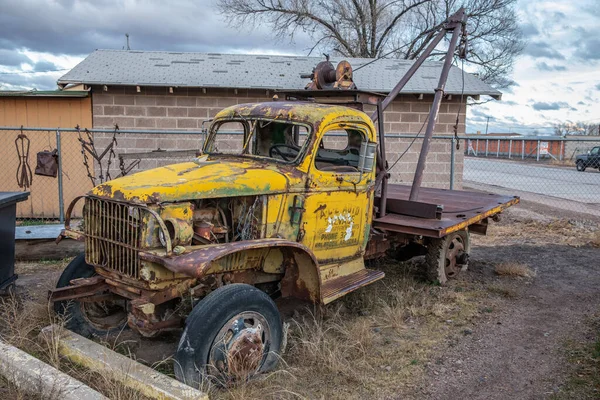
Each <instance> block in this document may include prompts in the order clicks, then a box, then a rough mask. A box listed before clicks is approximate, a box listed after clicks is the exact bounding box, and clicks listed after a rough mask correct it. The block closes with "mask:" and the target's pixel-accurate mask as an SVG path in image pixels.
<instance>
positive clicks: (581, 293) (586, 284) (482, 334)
mask: <svg viewBox="0 0 600 400" xmlns="http://www.w3.org/2000/svg"><path fill="white" fill-rule="evenodd" d="M585 218H588V217H585ZM585 218H582V217H581V216H580V215H577V214H567V213H565V212H563V211H561V212H560V213H557V212H556V210H552V209H548V208H545V209H544V210H543V211H540V210H539V206H535V205H533V204H526V203H525V204H521V205H520V206H518V207H515V208H513V209H511V210H509V211H508V212H507V213H506V214H505V215H504V216H503V218H502V220H501V221H500V222H499V223H494V224H492V226H491V227H490V229H489V234H488V236H485V237H482V236H473V251H472V255H471V262H470V268H469V271H467V272H465V273H464V274H462V275H461V276H460V277H459V278H458V279H457V280H455V281H453V282H451V283H450V284H449V285H448V286H446V287H439V286H432V285H431V284H428V283H426V282H424V281H423V279H422V276H421V275H420V274H419V272H418V270H419V260H418V259H417V260H413V261H412V262H409V263H396V262H392V263H390V262H383V263H381V262H380V263H379V264H380V265H375V266H376V267H381V268H383V269H384V270H385V271H386V275H387V276H386V279H384V280H383V281H382V282H380V283H377V284H374V285H371V286H369V287H367V288H364V289H361V290H359V291H358V292H356V293H354V294H352V295H350V296H347V297H346V298H344V299H343V300H341V301H337V302H334V303H333V304H332V305H330V306H327V307H325V308H324V309H321V310H317V309H314V308H310V307H308V308H306V307H304V308H301V309H300V310H299V311H298V310H296V311H294V310H293V306H297V305H294V304H292V305H290V304H285V303H281V302H280V305H281V306H282V307H284V308H285V310H284V311H285V315H286V316H287V321H288V322H289V323H290V340H289V343H288V349H287V351H286V353H285V354H284V356H283V363H282V364H283V366H282V368H281V370H280V371H279V373H278V374H275V376H274V377H268V378H266V379H264V380H259V381H258V382H252V383H249V384H247V385H244V386H242V387H237V388H234V389H233V390H228V391H222V390H217V389H213V391H212V392H211V395H212V396H213V397H217V398H265V397H270V398H345V399H346V398H382V399H383V398H385V399H399V398H403V399H405V398H414V399H422V398H428V399H453V398H469V399H506V398H515V399H546V398H551V399H555V398H556V399H562V398H572V399H580V398H590V399H594V398H598V399H600V392H599V390H600V380H598V378H597V375H598V372H600V350H598V357H597V358H596V357H595V356H594V357H590V354H592V353H590V352H591V351H593V350H589V349H593V346H594V344H595V343H596V344H597V346H598V348H599V349H600V339H599V337H600V331H599V330H598V327H600V323H599V322H598V321H600V248H599V246H600V224H599V220H598V219H594V220H590V219H585ZM507 263H508V264H515V265H519V266H522V267H523V268H527V269H529V270H530V271H533V272H534V273H535V276H534V277H529V278H523V277H515V276H498V274H496V273H495V269H496V268H497V267H498V265H501V264H507ZM64 266H65V262H63V263H41V264H40V263H19V264H18V265H17V271H18V273H19V274H20V278H19V280H18V285H19V288H20V290H21V293H23V294H24V295H25V296H29V294H27V293H31V292H32V291H44V290H46V289H47V288H48V286H49V285H52V282H55V281H56V279H57V278H58V275H59V273H60V270H61V269H62V268H64ZM119 340H120V341H121V342H124V343H125V344H126V345H128V347H129V349H130V350H131V351H133V353H134V355H135V356H136V357H137V359H138V360H142V361H144V362H146V363H148V364H150V365H152V364H153V363H155V362H157V361H160V360H164V359H165V358H168V357H170V356H171V355H172V352H173V350H174V346H175V343H176V341H177V338H176V337H170V338H169V337H167V338H161V339H158V340H157V339H153V340H147V339H144V340H140V339H139V338H137V337H136V336H135V335H131V334H123V335H122V336H121V337H119ZM594 354H595V353H594ZM586 363H588V364H586ZM589 363H592V364H593V363H596V364H593V365H591V366H590V364H589ZM584 367H585V368H584ZM590 371H591V372H590ZM166 372H168V371H166ZM590 374H591V375H594V374H595V375H596V377H594V376H589V375H590ZM0 388H1V385H0Z"/></svg>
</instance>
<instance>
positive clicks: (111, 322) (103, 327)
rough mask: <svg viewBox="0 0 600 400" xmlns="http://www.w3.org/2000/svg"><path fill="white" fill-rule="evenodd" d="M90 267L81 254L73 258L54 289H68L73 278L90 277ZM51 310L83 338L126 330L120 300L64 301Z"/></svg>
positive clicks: (93, 272) (92, 274) (123, 305)
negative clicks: (63, 318) (64, 319)
mask: <svg viewBox="0 0 600 400" xmlns="http://www.w3.org/2000/svg"><path fill="white" fill-rule="evenodd" d="M94 275H96V271H95V270H94V267H92V266H91V265H89V264H87V263H86V262H85V256H84V254H80V255H79V256H77V257H75V258H74V259H73V261H71V263H70V264H69V265H68V266H67V268H65V270H64V271H63V273H62V275H61V276H60V279H59V280H58V283H57V284H56V287H57V288H62V287H66V286H69V285H70V284H71V281H72V280H73V279H78V278H91V277H92V276H94ZM54 311H55V312H56V313H57V314H58V315H60V316H63V317H65V318H66V322H65V327H66V328H67V329H69V330H71V331H73V332H75V333H78V334H80V335H81V336H84V337H91V336H106V335H109V334H111V333H115V332H119V331H121V330H123V329H124V328H126V327H127V311H126V304H125V300H123V301H98V302H81V301H77V300H65V301H58V302H56V303H54Z"/></svg>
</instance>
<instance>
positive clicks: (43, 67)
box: [33, 61, 59, 72]
mask: <svg viewBox="0 0 600 400" xmlns="http://www.w3.org/2000/svg"><path fill="white" fill-rule="evenodd" d="M57 69H59V67H57V66H56V64H54V63H52V62H50V61H39V62H37V63H35V65H34V66H33V70H34V71H36V72H41V71H54V70H57Z"/></svg>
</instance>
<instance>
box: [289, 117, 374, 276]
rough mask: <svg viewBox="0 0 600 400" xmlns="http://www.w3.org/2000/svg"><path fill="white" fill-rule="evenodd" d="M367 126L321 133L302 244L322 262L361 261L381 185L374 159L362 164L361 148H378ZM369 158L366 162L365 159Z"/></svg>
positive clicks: (335, 126) (334, 128)
mask: <svg viewBox="0 0 600 400" xmlns="http://www.w3.org/2000/svg"><path fill="white" fill-rule="evenodd" d="M374 142H375V141H374V132H373V130H372V128H371V127H370V126H368V125H366V124H359V123H335V124H331V125H329V126H327V127H325V128H324V129H322V130H321V133H320V134H318V136H317V138H316V141H315V144H314V148H313V151H312V161H311V164H310V168H309V171H308V182H307V184H306V193H305V203H304V215H303V217H302V239H301V242H302V243H303V244H305V245H306V246H307V247H309V248H310V249H311V250H312V251H313V252H314V254H315V256H316V257H317V259H318V261H319V263H320V264H321V265H323V264H331V263H336V262H338V261H347V260H351V259H353V258H357V257H361V256H362V254H363V252H364V249H365V246H366V243H367V240H368V235H369V231H370V225H371V219H372V212H371V209H372V202H373V193H374V190H373V189H374V186H375V167H374V162H375V159H374V157H368V160H367V161H366V162H367V165H366V170H365V168H361V169H362V172H361V170H359V168H360V167H364V165H359V162H360V159H361V156H360V152H361V146H364V147H366V144H367V143H370V144H371V146H372V147H374ZM365 159H366V158H365Z"/></svg>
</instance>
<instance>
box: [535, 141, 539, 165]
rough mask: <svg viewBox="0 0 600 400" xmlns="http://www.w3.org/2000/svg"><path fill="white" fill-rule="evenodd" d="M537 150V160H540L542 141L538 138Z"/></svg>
mask: <svg viewBox="0 0 600 400" xmlns="http://www.w3.org/2000/svg"><path fill="white" fill-rule="evenodd" d="M535 150H536V152H537V157H536V161H540V141H539V140H538V143H537V149H535Z"/></svg>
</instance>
